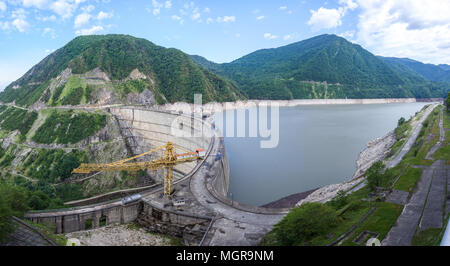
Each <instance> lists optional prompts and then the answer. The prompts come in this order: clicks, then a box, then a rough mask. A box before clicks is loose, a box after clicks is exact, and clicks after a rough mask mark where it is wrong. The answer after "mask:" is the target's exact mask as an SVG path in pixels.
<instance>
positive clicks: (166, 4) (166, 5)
mask: <svg viewBox="0 0 450 266" xmlns="http://www.w3.org/2000/svg"><path fill="white" fill-rule="evenodd" d="M152 7H153V11H152V13H153V15H155V16H157V15H159V14H160V13H161V9H162V8H166V9H169V8H171V7H172V1H166V2H164V3H163V2H158V1H157V0H152Z"/></svg>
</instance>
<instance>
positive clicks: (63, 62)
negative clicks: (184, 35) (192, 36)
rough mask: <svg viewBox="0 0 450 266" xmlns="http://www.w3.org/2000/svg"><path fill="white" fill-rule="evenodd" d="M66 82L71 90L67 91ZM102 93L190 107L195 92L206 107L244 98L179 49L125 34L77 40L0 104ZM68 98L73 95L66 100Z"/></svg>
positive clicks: (88, 98) (82, 99)
mask: <svg viewBox="0 0 450 266" xmlns="http://www.w3.org/2000/svg"><path fill="white" fill-rule="evenodd" d="M75 78H76V80H74V79H75ZM70 81H71V83H72V85H73V86H69V87H70V88H67V86H66V83H69V82H70ZM102 89H103V90H104V89H107V90H109V91H111V92H113V93H115V94H116V95H117V97H116V99H115V101H120V97H122V98H126V97H127V94H129V93H136V94H139V93H142V92H143V91H144V90H145V89H148V90H149V91H150V92H151V93H152V94H153V96H154V97H155V98H156V101H157V102H158V103H165V102H175V101H187V102H192V101H193V99H194V96H193V95H194V93H202V94H203V100H204V101H205V102H208V101H234V100H237V99H240V98H242V96H241V95H240V93H239V92H238V90H237V89H236V88H235V87H234V86H233V85H232V84H231V83H230V82H228V81H227V80H225V79H223V78H221V77H219V76H217V75H216V74H213V73H211V72H210V71H208V70H206V69H204V68H202V67H199V66H198V65H197V64H195V63H194V62H193V61H192V60H191V59H190V57H189V56H188V55H186V54H185V53H183V52H181V51H179V50H177V49H167V48H164V47H161V46H157V45H155V44H153V43H151V42H149V41H147V40H145V39H138V38H135V37H131V36H127V35H102V36H81V37H77V38H75V39H74V40H73V41H71V42H70V43H68V44H67V45H66V46H64V47H63V48H61V49H59V50H57V51H55V52H54V53H52V54H51V55H49V56H47V57H46V58H45V59H44V60H42V61H41V62H40V63H39V64H37V65H36V66H34V67H33V68H32V69H31V70H29V71H28V72H27V73H26V74H25V75H24V76H23V77H21V78H20V79H19V80H17V81H15V82H13V83H12V84H10V85H9V86H8V87H7V88H6V89H5V91H4V92H3V93H1V94H0V101H3V102H12V101H16V104H19V105H25V106H28V105H32V104H34V103H36V102H37V101H40V102H43V103H47V104H51V105H59V104H80V103H88V102H93V101H102V100H104V99H101V96H100V97H97V96H98V94H99V93H98V91H99V90H102ZM68 94H72V95H71V97H69V98H70V99H66V100H65V99H64V96H68ZM100 94H101V95H103V96H104V95H105V94H104V93H100ZM73 98H75V99H76V100H73ZM113 98H114V97H113ZM117 98H118V99H117ZM112 101H114V100H112Z"/></svg>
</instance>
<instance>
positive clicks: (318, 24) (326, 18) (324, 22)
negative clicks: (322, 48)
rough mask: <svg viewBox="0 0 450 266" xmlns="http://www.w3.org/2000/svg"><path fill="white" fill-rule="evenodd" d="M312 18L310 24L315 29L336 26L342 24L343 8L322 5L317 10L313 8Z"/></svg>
mask: <svg viewBox="0 0 450 266" xmlns="http://www.w3.org/2000/svg"><path fill="white" fill-rule="evenodd" d="M310 12H311V18H310V19H309V21H308V25H310V26H312V28H313V30H314V31H317V30H321V29H331V28H336V27H337V26H340V25H341V24H342V21H341V19H342V16H343V9H342V8H338V9H328V8H324V7H321V8H319V9H318V10H317V11H315V10H311V11H310Z"/></svg>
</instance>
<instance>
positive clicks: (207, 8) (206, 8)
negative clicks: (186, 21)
mask: <svg viewBox="0 0 450 266" xmlns="http://www.w3.org/2000/svg"><path fill="white" fill-rule="evenodd" d="M203 12H204V13H209V12H211V9H209V7H205V8H204V9H203Z"/></svg>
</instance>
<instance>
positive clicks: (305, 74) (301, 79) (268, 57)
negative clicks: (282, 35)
mask: <svg viewBox="0 0 450 266" xmlns="http://www.w3.org/2000/svg"><path fill="white" fill-rule="evenodd" d="M191 58H192V59H193V60H194V61H195V62H196V63H197V64H199V65H201V66H203V67H205V68H207V69H209V70H211V71H213V72H215V73H217V74H219V75H223V76H226V77H228V78H229V79H231V80H233V81H235V82H236V84H237V85H238V86H239V88H240V89H241V90H242V91H243V92H244V93H245V94H246V95H247V96H248V97H249V98H256V99H301V98H306V99H307V98H393V97H394V98H396V97H418V98H427V97H443V96H444V95H445V92H446V91H447V90H448V87H449V86H448V85H447V84H442V83H435V82H431V81H430V79H427V78H425V77H423V76H421V75H419V74H417V73H416V72H415V71H414V70H411V69H410V68H406V67H405V66H403V65H392V64H390V63H389V62H386V61H385V60H383V59H381V58H378V57H376V56H374V55H373V54H371V53H370V52H368V51H367V50H365V49H363V48H362V47H361V46H359V45H356V44H353V43H350V42H348V41H347V40H345V39H344V38H341V37H338V36H336V35H320V36H317V37H314V38H311V39H308V40H304V41H301V42H297V43H293V44H290V45H287V46H283V47H279V48H274V49H263V50H258V51H256V52H253V53H251V54H249V55H246V56H244V57H242V58H239V59H237V60H235V61H233V62H231V63H225V64H215V63H213V62H210V61H208V60H206V59H205V58H202V57H199V56H191ZM436 67H437V66H436ZM432 81H433V80H432Z"/></svg>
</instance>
